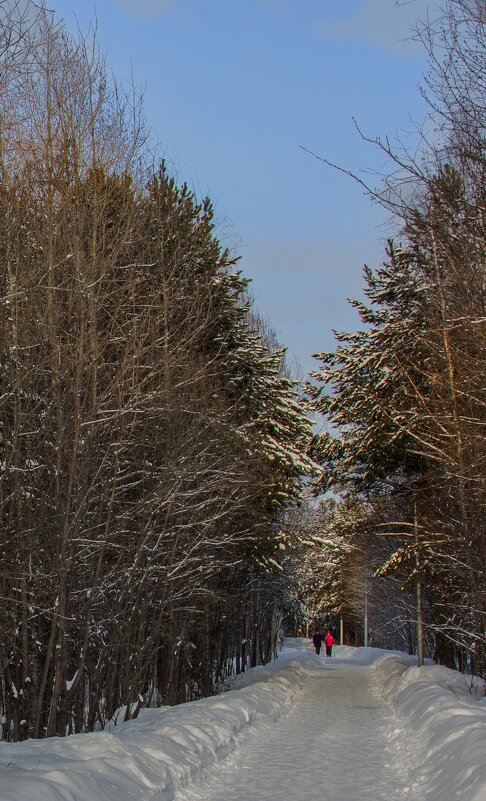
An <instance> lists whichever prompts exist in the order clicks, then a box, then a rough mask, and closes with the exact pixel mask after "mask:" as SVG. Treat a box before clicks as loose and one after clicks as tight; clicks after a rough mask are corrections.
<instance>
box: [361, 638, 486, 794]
mask: <svg viewBox="0 0 486 801" xmlns="http://www.w3.org/2000/svg"><path fill="white" fill-rule="evenodd" d="M410 660H411V658H410V657H407V656H404V655H401V656H400V655H394V654H391V653H387V654H386V655H382V656H381V657H380V658H379V659H377V660H376V661H374V662H373V667H372V670H373V672H374V683H375V688H376V689H377V690H378V691H379V692H380V694H381V695H382V697H384V698H385V699H386V700H387V701H389V702H390V703H392V704H393V706H394V708H395V712H396V714H397V716H398V719H399V721H400V723H401V724H402V725H405V726H406V727H407V728H408V729H409V730H411V733H412V736H411V737H410V738H409V741H408V743H406V750H407V751H408V758H409V760H410V761H411V763H412V764H415V765H417V772H416V776H415V778H414V782H413V785H412V788H411V791H410V798H414V799H415V798H417V799H421V801H453V800H454V801H455V800H456V799H458V801H459V799H461V801H486V704H485V699H484V686H483V683H482V682H481V681H480V680H478V679H473V678H472V677H470V676H469V677H468V676H464V675H463V674H462V673H458V672H457V671H455V670H449V669H448V668H445V667H441V666H438V665H432V664H431V665H424V666H423V667H420V668H418V667H416V666H415V667H413V666H410Z"/></svg>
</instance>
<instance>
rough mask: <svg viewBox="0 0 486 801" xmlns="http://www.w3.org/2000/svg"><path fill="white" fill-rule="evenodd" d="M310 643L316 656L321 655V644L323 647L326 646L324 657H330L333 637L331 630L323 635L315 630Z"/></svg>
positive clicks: (318, 630)
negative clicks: (312, 644)
mask: <svg viewBox="0 0 486 801" xmlns="http://www.w3.org/2000/svg"><path fill="white" fill-rule="evenodd" d="M312 642H313V643H314V648H315V650H316V654H317V655H318V656H319V654H320V653H321V648H322V643H324V645H325V646H326V656H332V646H333V645H334V637H333V636H332V632H331V629H328V630H327V631H326V633H325V634H324V635H323V634H321V631H320V629H317V630H316V633H315V634H314V636H313V638H312Z"/></svg>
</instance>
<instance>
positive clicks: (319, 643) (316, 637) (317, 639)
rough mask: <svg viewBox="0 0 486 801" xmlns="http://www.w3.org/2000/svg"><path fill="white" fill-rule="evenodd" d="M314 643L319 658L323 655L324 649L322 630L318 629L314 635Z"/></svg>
mask: <svg viewBox="0 0 486 801" xmlns="http://www.w3.org/2000/svg"><path fill="white" fill-rule="evenodd" d="M312 642H313V643H314V648H315V649H316V654H317V656H319V654H320V653H321V647H322V634H321V631H320V629H316V633H315V634H314V636H313V638H312Z"/></svg>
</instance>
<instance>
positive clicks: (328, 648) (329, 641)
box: [324, 629, 334, 656]
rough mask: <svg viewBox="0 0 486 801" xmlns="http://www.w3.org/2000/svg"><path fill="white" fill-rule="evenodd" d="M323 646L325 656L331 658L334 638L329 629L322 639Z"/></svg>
mask: <svg viewBox="0 0 486 801" xmlns="http://www.w3.org/2000/svg"><path fill="white" fill-rule="evenodd" d="M324 645H325V646H326V656H332V646H333V645H334V637H333V636H332V632H331V629H328V630H327V631H326V636H325V637H324Z"/></svg>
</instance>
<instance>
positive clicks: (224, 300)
mask: <svg viewBox="0 0 486 801" xmlns="http://www.w3.org/2000/svg"><path fill="white" fill-rule="evenodd" d="M0 12H1V15H2V19H1V23H2V24H1V26H0V87H1V97H2V114H1V118H0V173H1V180H0V207H1V208H0V258H1V262H2V270H1V278H0V280H1V285H0V366H1V367H0V369H1V391H0V437H1V457H0V508H1V516H2V528H1V535H0V542H1V564H2V569H1V571H0V600H1V602H0V665H1V670H0V716H1V719H2V738H3V739H12V740H18V739H24V738H27V737H44V736H52V735H64V734H66V733H72V732H78V731H83V730H93V729H95V728H97V727H102V726H103V725H105V724H106V722H107V721H109V720H113V719H114V716H118V719H123V718H128V717H133V716H134V715H136V714H137V713H138V710H139V708H140V707H141V706H142V705H147V704H153V705H155V704H160V703H164V704H173V703H177V702H181V701H185V700H191V699H193V698H198V697H201V696H202V695H208V694H211V693H212V692H215V691H216V690H217V689H218V688H220V687H221V686H222V685H223V684H224V682H225V680H226V679H227V677H228V675H229V674H231V672H233V671H234V670H237V671H238V670H243V669H245V667H246V666H248V665H255V664H257V663H259V662H260V661H267V660H268V659H269V658H271V656H272V655H273V653H274V651H275V644H276V636H277V631H278V629H279V626H280V620H281V617H280V615H281V613H280V607H281V604H280V603H279V593H280V592H281V589H280V586H281V581H280V578H279V576H278V572H277V574H276V572H275V571H276V568H275V564H276V563H274V559H273V557H274V553H275V551H276V549H277V548H278V541H277V533H278V521H279V517H280V515H281V511H282V509H283V508H284V506H285V504H286V503H287V502H288V501H289V500H291V499H295V498H296V497H297V496H298V495H299V492H300V483H301V476H302V475H303V474H306V473H308V471H309V469H311V470H312V462H311V460H310V458H309V457H308V456H307V451H308V447H309V442H310V435H311V423H310V421H309V419H308V418H307V417H306V416H305V414H304V413H303V407H302V403H301V400H300V397H299V393H300V389H299V388H298V387H297V386H296V385H295V383H294V382H293V381H292V380H291V379H290V378H289V376H288V374H287V372H286V369H285V361H284V352H283V350H282V349H281V348H279V347H277V346H276V345H275V343H274V341H273V337H272V334H271V332H269V331H268V330H267V327H266V326H265V325H264V324H263V323H262V321H261V320H260V319H259V318H258V315H257V314H256V313H255V312H254V310H253V308H252V303H251V299H250V296H249V293H248V286H247V284H248V282H247V281H246V280H245V279H244V277H243V276H242V275H241V274H240V272H239V271H238V269H237V263H236V262H237V259H236V258H235V257H234V256H233V255H232V254H230V252H229V251H228V250H227V249H226V248H224V247H223V245H222V244H221V243H220V241H219V240H218V238H217V236H216V232H215V221H214V214H213V209H212V206H211V203H210V202H209V200H203V201H199V200H198V199H197V198H196V197H195V196H194V194H193V193H192V192H191V191H190V190H189V188H188V187H187V186H186V185H182V186H179V185H178V184H177V181H176V180H175V179H174V178H173V177H172V176H171V175H170V174H169V172H168V170H167V168H166V166H165V165H164V163H162V164H154V163H153V161H152V160H151V157H150V145H149V141H148V139H147V137H146V133H145V129H144V124H143V114H142V108H141V103H140V99H139V98H138V97H137V95H136V93H134V92H133V91H131V90H127V89H124V87H123V86H120V85H116V83H115V82H114V81H112V80H111V79H109V78H108V76H107V72H106V68H105V65H104V61H103V58H102V56H101V55H100V54H99V52H98V51H97V49H96V43H95V42H94V40H93V37H92V36H91V35H89V36H87V37H86V38H83V37H82V36H80V37H78V39H75V38H73V37H71V36H70V35H68V33H67V32H66V29H65V27H64V26H63V25H62V24H61V23H59V22H57V21H56V20H55V18H54V16H53V14H52V13H51V12H49V11H48V10H46V8H45V7H43V6H42V7H39V5H38V4H36V3H33V2H31V3H25V2H22V3H17V2H14V1H13V0H12V1H11V2H10V1H9V0H7V2H2V3H0ZM120 710H122V711H121V712H120Z"/></svg>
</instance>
